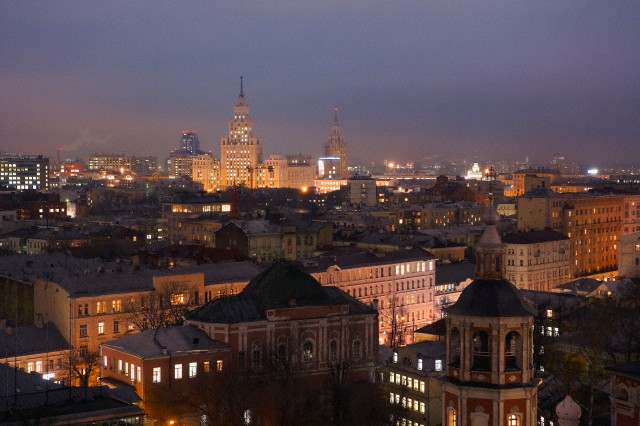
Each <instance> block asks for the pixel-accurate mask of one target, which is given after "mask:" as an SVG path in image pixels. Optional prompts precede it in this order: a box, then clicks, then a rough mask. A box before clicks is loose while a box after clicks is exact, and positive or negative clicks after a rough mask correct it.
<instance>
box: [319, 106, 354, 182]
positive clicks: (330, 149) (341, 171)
mask: <svg viewBox="0 0 640 426" xmlns="http://www.w3.org/2000/svg"><path fill="white" fill-rule="evenodd" d="M324 155H325V157H330V158H331V157H332V158H339V159H340V163H339V166H338V169H337V173H336V176H335V177H336V178H337V179H346V178H348V177H349V149H348V148H347V144H346V143H345V141H344V139H343V138H342V134H341V133H340V122H339V121H338V108H337V107H334V108H333V125H332V126H331V135H330V136H329V139H327V142H326V143H325V144H324Z"/></svg>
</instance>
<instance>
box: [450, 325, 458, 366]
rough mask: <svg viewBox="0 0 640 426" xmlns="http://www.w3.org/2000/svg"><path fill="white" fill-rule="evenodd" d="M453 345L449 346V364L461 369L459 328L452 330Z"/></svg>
mask: <svg viewBox="0 0 640 426" xmlns="http://www.w3.org/2000/svg"><path fill="white" fill-rule="evenodd" d="M450 340H451V343H450V346H449V354H450V355H449V356H450V359H449V364H451V365H452V366H454V367H460V331H459V330H458V329H457V328H455V327H454V328H453V329H451V339H450Z"/></svg>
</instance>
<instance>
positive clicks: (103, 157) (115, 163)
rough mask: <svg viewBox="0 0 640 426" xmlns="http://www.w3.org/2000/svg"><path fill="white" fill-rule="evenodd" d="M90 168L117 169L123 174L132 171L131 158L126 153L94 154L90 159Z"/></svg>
mask: <svg viewBox="0 0 640 426" xmlns="http://www.w3.org/2000/svg"><path fill="white" fill-rule="evenodd" d="M88 163H89V165H88V167H87V169H88V170H92V171H100V170H117V171H119V172H120V173H121V174H124V173H126V172H129V171H131V158H129V157H127V156H126V155H124V154H120V155H116V154H93V155H92V156H90V157H89V160H88Z"/></svg>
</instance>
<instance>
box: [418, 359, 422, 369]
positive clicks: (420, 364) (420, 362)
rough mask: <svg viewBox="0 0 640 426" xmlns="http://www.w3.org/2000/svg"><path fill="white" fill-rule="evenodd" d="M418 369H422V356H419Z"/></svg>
mask: <svg viewBox="0 0 640 426" xmlns="http://www.w3.org/2000/svg"><path fill="white" fill-rule="evenodd" d="M418 370H420V371H422V357H418Z"/></svg>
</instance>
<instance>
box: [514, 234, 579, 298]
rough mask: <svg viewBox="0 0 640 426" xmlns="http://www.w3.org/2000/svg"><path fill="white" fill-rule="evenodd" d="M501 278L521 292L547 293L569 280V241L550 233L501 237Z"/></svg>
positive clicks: (562, 236) (570, 265)
mask: <svg viewBox="0 0 640 426" xmlns="http://www.w3.org/2000/svg"><path fill="white" fill-rule="evenodd" d="M502 242H503V243H504V245H505V259H504V277H505V278H506V279H507V280H509V281H511V282H512V283H513V284H515V285H516V287H518V288H519V289H522V290H541V291H550V290H552V289H554V288H555V287H557V286H558V285H560V284H563V283H566V282H567V281H570V280H571V277H572V275H571V270H572V264H571V259H572V258H571V240H570V239H569V238H567V237H566V236H564V235H562V234H561V233H560V232H556V231H553V230H551V229H541V230H530V231H517V232H512V233H509V234H506V235H503V236H502Z"/></svg>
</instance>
